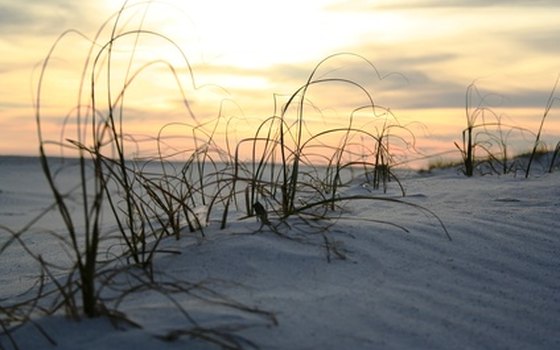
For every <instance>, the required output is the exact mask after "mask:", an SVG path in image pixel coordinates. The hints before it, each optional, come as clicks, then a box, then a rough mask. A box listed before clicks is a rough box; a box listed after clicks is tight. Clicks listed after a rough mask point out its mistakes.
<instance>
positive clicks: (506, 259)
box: [0, 170, 560, 349]
mask: <svg viewBox="0 0 560 350" xmlns="http://www.w3.org/2000/svg"><path fill="white" fill-rule="evenodd" d="M404 183H405V186H406V188H407V193H408V197H407V198H406V199H405V200H406V201H408V202H411V203H414V204H418V205H421V206H424V207H426V208H429V209H430V210H432V211H433V212H435V213H437V215H438V216H439V217H440V218H441V220H443V221H444V223H445V225H446V227H447V229H448V230H449V233H450V234H451V236H452V238H453V240H452V241H449V240H447V238H446V236H445V233H444V232H443V231H442V229H441V227H439V226H438V223H437V221H436V220H435V219H434V218H433V217H430V216H429V215H426V214H425V213H424V212H421V211H418V210H416V209H414V208H411V207H407V206H403V205H397V204H391V203H387V202H380V201H360V202H353V203H349V204H348V205H347V212H345V214H344V216H343V217H342V218H340V219H339V220H338V222H337V223H336V224H335V225H334V226H332V227H330V228H329V231H328V235H329V237H330V238H331V240H332V241H333V242H336V246H337V247H338V248H339V249H340V251H341V252H343V253H344V254H345V256H346V259H344V260H342V259H333V260H332V262H331V263H328V262H327V260H326V251H325V249H324V247H322V242H323V240H322V238H321V236H320V235H319V234H316V233H315V234H307V235H305V234H304V232H305V226H302V225H298V223H297V222H292V225H293V227H295V228H299V230H295V231H292V232H291V233H290V235H292V237H296V238H305V240H306V242H303V243H302V242H299V241H294V240H288V239H286V238H282V237H278V236H277V235H276V234H274V233H271V232H269V231H267V230H266V229H263V230H262V231H260V232H258V233H256V234H251V233H252V232H254V231H255V230H257V229H258V227H259V225H258V224H257V223H256V222H254V221H253V220H243V221H239V222H235V223H233V224H231V225H230V227H229V228H228V229H227V230H226V231H223V232H220V231H217V230H212V229H210V230H208V231H207V238H206V239H205V240H203V241H199V240H197V239H194V238H189V237H186V238H185V239H181V240H179V241H176V240H174V239H169V240H168V241H166V242H165V244H164V247H165V248H167V249H170V250H173V251H176V252H180V253H181V254H180V255H177V254H162V255H161V256H160V257H159V258H158V260H157V264H156V267H155V268H156V270H157V271H160V272H164V273H165V274H160V275H158V276H159V277H158V278H159V279H161V280H174V281H177V280H181V281H189V282H199V281H204V282H205V286H206V287H208V288H210V289H211V290H213V291H216V292H220V293H223V294H224V295H225V296H227V297H229V298H232V299H235V300H236V301H238V302H241V303H244V304H245V305H249V306H252V307H257V308H258V309H259V310H266V311H269V312H271V313H272V314H273V315H274V317H275V319H276V320H277V322H278V325H274V324H273V321H272V318H269V317H267V316H266V315H255V314H250V313H243V312H240V311H239V310H237V309H235V308H231V307H227V306H223V305H216V304H208V303H207V302H203V301H201V300H200V299H197V298H193V297H192V296H189V295H187V294H185V293H179V294H173V298H174V300H176V301H177V302H178V303H180V304H181V305H182V306H183V307H184V308H185V310H188V311H189V313H190V315H191V316H192V317H194V318H195V319H196V320H197V321H198V322H199V323H200V324H201V325H203V326H209V327H222V326H225V327H227V326H232V325H235V326H239V327H240V328H241V330H240V331H239V332H237V334H239V335H242V336H243V337H246V338H247V339H249V340H251V341H252V342H254V343H255V344H256V345H258V346H260V347H261V348H263V349H403V348H405V349H406V348H410V349H453V348H455V349H457V348H459V349H469V348H470V349H474V348H476V349H484V348H487V349H507V348H510V349H555V348H560V273H559V271H560V229H559V228H558V224H557V222H558V214H559V213H560V187H559V186H558V184H560V173H554V174H550V175H544V176H541V177H534V178H531V179H528V180H525V179H522V178H521V177H519V178H515V177H512V176H505V177H490V176H487V177H479V178H471V179H468V178H465V177H463V176H460V175H457V174H456V173H455V172H454V171H452V170H451V171H442V172H439V173H436V174H432V175H429V176H424V177H420V176H416V177H411V178H407V179H405V181H404ZM350 190H351V191H352V193H361V192H364V193H365V189H363V188H361V187H356V188H353V189H350ZM387 196H389V197H390V196H393V193H389V194H388V195H387ZM5 206H6V204H5V203H4V202H2V213H4V214H3V215H4V216H6V215H5V213H7V212H8V211H9V209H7V208H6V207H5ZM8 206H9V203H8ZM355 217H362V218H368V219H378V220H386V221H390V222H393V223H398V224H400V225H403V226H405V227H406V228H407V229H408V230H409V232H408V233H406V232H404V231H402V230H400V229H398V228H396V227H393V226H390V225H382V224H375V223H373V222H369V221H363V220H355V219H354V218H355ZM20 255H21V254H20ZM17 258H18V255H17V254H15V253H13V252H10V251H7V253H6V255H2V256H0V261H1V262H2V264H1V265H2V266H3V267H2V274H3V275H4V274H13V275H16V274H18V269H17V268H15V267H13V266H17V264H20V265H23V264H24V263H23V262H18V261H17ZM8 259H9V261H8ZM21 259H23V258H21ZM7 265H10V266H12V267H11V268H7V267H6V266H7ZM13 275H12V276H13ZM2 278H3V279H4V281H9V280H10V278H12V277H9V276H8V277H4V276H3V277H2ZM12 279H13V278H12ZM121 279H122V280H123V281H124V277H121ZM119 281H120V280H119ZM0 288H1V289H0V298H2V300H1V301H2V303H7V302H8V301H7V300H4V298H7V297H9V296H11V294H10V292H11V288H10V287H9V286H7V285H6V284H5V283H3V285H2V287H0ZM195 293H198V294H200V293H202V292H195ZM203 294H204V293H203ZM204 295H205V296H207V295H208V293H205V294H204ZM169 300H170V299H169V298H166V297H165V296H163V295H162V293H159V292H156V291H154V290H151V291H143V292H141V293H137V294H134V295H131V296H130V297H128V298H126V299H125V300H124V301H123V303H122V304H121V305H120V310H121V311H123V312H124V313H126V314H127V315H128V317H129V318H131V319H132V320H134V321H135V322H138V323H140V324H142V325H143V326H144V329H141V330H139V329H134V328H127V330H126V331H119V330H115V329H114V328H113V327H112V326H111V325H110V324H109V322H108V321H107V320H106V319H98V320H88V321H83V322H80V323H73V322H70V321H67V320H65V319H64V318H63V317H51V318H47V319H40V320H39V321H38V322H39V324H41V325H42V326H43V327H44V329H45V330H46V331H47V332H48V334H50V335H51V336H52V337H53V338H54V339H56V341H57V342H58V344H59V346H58V348H57V349H78V348H79V349H100V348H119V349H156V348H158V349H159V348H170V349H174V348H177V349H180V348H181V349H183V348H185V347H188V348H191V347H192V348H202V349H203V348H211V346H210V345H208V344H207V343H201V342H194V341H192V340H189V339H187V338H181V339H180V340H177V341H175V342H165V343H164V342H162V341H161V340H158V339H156V338H155V337H154V336H153V335H158V334H159V335H161V334H165V333H167V332H169V331H170V330H172V329H179V328H184V327H186V326H188V325H189V323H188V322H187V319H186V317H185V315H183V314H181V313H180V312H179V311H178V310H177V308H176V307H174V305H173V304H172V303H171V302H170V301H169ZM245 326H247V328H245ZM15 336H16V339H17V342H18V344H19V345H20V347H21V348H22V349H31V348H49V346H48V344H47V343H46V340H45V338H44V337H41V336H40V335H39V334H38V332H37V331H36V330H35V329H34V328H33V327H25V328H23V329H20V330H18V331H17V332H15ZM0 344H1V345H2V346H4V347H7V348H10V347H9V343H8V341H7V339H6V338H5V337H2V338H0Z"/></svg>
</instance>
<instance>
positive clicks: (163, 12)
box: [0, 0, 560, 154]
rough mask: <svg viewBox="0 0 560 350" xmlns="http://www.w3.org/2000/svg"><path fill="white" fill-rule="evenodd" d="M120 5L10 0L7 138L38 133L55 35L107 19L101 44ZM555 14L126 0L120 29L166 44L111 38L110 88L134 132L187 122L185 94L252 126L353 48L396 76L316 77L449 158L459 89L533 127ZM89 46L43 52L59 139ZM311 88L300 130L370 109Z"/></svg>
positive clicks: (49, 116)
mask: <svg viewBox="0 0 560 350" xmlns="http://www.w3.org/2000/svg"><path fill="white" fill-rule="evenodd" d="M2 1H5V0H0V2H2ZM120 5H121V4H120V3H115V2H114V1H104V2H95V1H84V2H83V3H80V4H79V5H78V4H75V3H71V2H69V1H68V2H66V1H65V0H59V1H57V3H56V4H55V3H54V2H53V3H51V2H50V1H45V2H43V3H42V4H41V6H40V8H37V7H36V5H31V4H29V5H25V4H13V3H10V4H8V5H6V6H7V7H8V9H9V10H11V11H12V12H14V13H19V14H20V16H19V17H18V18H21V19H22V22H21V24H18V22H16V21H15V20H13V21H4V22H3V24H0V26H4V28H7V29H8V30H5V33H7V35H6V36H4V37H3V38H2V39H1V40H0V48H2V50H4V52H6V53H7V54H6V55H4V56H3V57H2V58H0V60H2V63H3V65H2V67H3V68H2V70H0V79H2V80H1V81H2V85H1V86H0V120H2V123H3V124H4V125H5V126H4V128H3V129H4V130H17V129H18V127H17V123H20V127H19V129H21V130H32V129H33V124H34V121H33V118H32V117H31V116H32V115H33V109H32V97H33V94H34V93H35V92H36V91H35V90H34V89H35V88H36V85H35V84H36V83H37V70H36V68H35V67H36V64H37V62H39V61H40V60H41V59H42V58H44V57H45V55H46V53H47V52H48V49H49V46H50V45H51V44H52V43H54V41H55V39H56V37H57V35H58V34H60V33H62V32H63V31H64V30H67V29H70V28H76V29H78V30H80V31H82V32H83V33H84V35H86V36H88V37H89V38H93V37H94V36H95V34H96V32H97V31H98V29H99V28H100V26H101V25H102V24H103V23H104V21H106V20H107V19H110V20H109V22H107V24H106V27H105V28H104V29H103V30H102V31H101V32H100V36H99V38H98V41H99V42H98V43H97V44H98V45H103V44H104V43H106V42H107V40H108V38H109V36H110V31H111V29H112V25H113V24H114V23H115V22H114V21H115V19H116V17H112V18H111V17H110V16H112V15H115V14H116V13H117V12H118V10H119V8H120ZM92 14H95V15H92ZM558 15H560V7H559V6H557V5H556V4H555V3H553V2H547V1H544V2H539V4H534V3H532V2H526V3H525V2H520V4H519V6H508V5H499V4H492V5H489V4H483V3H482V2H474V3H473V2H462V1H459V2H455V3H453V4H450V3H448V2H445V1H440V0H438V1H423V0H418V1H416V2H412V3H411V2H408V3H407V2H403V1H337V0H329V1H326V0H325V1H299V0H289V1H285V2H282V3H271V2H263V1H256V0H241V1H237V2H230V1H204V2H196V3H193V2H184V1H152V2H137V1H129V2H128V3H127V7H126V8H125V11H124V12H123V14H122V17H121V18H120V19H119V23H118V26H117V27H118V28H117V33H124V32H126V31H130V30H136V29H139V28H143V29H145V30H147V31H151V32H153V33H158V34H161V36H158V35H140V36H136V35H134V34H130V35H128V36H127V37H124V38H121V39H119V40H118V42H115V45H114V47H113V52H112V60H113V62H112V63H111V77H110V84H111V90H112V94H113V98H114V99H118V94H119V91H121V90H122V89H123V88H125V94H124V95H123V96H124V104H125V109H124V110H125V111H126V119H127V126H129V127H130V128H131V130H136V131H138V132H140V133H142V134H145V133H149V132H150V131H152V132H153V133H157V130H159V128H160V127H161V126H162V125H165V124H166V123H170V122H173V121H176V122H187V121H188V118H189V113H190V112H189V111H187V110H186V109H185V99H186V100H188V102H189V104H190V107H189V108H192V111H193V113H195V114H196V117H197V118H198V120H199V121H205V120H212V119H213V118H217V117H218V116H219V115H221V116H226V115H227V116H228V117H231V118H240V119H239V120H247V121H249V120H250V122H248V123H247V126H243V127H240V128H239V130H242V129H243V130H249V129H250V127H249V126H250V125H253V126H254V125H258V121H259V120H261V121H262V120H264V118H267V117H269V116H271V115H272V114H273V113H274V112H275V97H280V96H282V98H277V100H276V102H277V103H282V102H285V98H284V97H287V96H289V95H290V94H292V93H294V92H295V91H296V90H297V89H298V88H299V87H301V86H302V84H304V83H305V81H306V80H307V78H308V76H309V74H310V73H311V72H312V70H313V69H314V68H315V65H316V64H317V63H318V62H320V61H321V60H322V59H323V58H325V57H327V56H328V55H331V54H334V53H337V52H352V53H355V54H357V55H360V56H362V57H363V58H365V59H367V60H369V61H370V62H371V63H372V64H373V65H374V66H375V68H376V69H377V70H378V71H379V74H381V76H385V75H389V73H392V72H396V73H398V74H396V75H389V77H388V78H383V79H379V78H378V77H376V75H375V72H374V71H373V70H372V67H368V65H367V64H364V62H363V61H360V60H359V59H352V58H348V57H347V59H338V58H337V59H336V60H333V61H332V62H328V64H325V65H324V66H322V67H320V69H319V70H318V71H317V75H316V77H317V78H324V77H328V78H341V79H348V81H353V82H356V83H359V84H360V85H361V86H363V87H365V88H366V89H368V90H369V92H370V93H371V97H372V98H373V100H374V101H375V103H376V104H379V105H382V106H384V107H387V108H390V109H391V111H393V112H394V113H395V115H396V116H397V117H398V118H399V119H400V120H401V121H402V123H403V124H405V123H409V122H418V123H421V124H424V125H425V126H426V127H425V128H424V129H425V130H424V131H425V132H424V131H422V130H421V129H419V131H418V133H419V134H418V135H417V139H418V143H419V144H421V146H420V147H424V148H425V149H429V150H430V151H432V150H435V149H439V148H440V147H442V146H443V145H444V144H445V143H447V144H448V147H447V150H453V149H454V146H453V140H458V139H460V137H461V136H460V132H461V131H462V129H463V128H464V124H465V120H464V104H465V90H466V87H467V86H468V85H469V84H470V83H472V82H473V81H476V82H477V84H480V87H481V90H482V91H483V92H484V93H487V94H499V95H503V97H504V98H503V99H502V100H500V101H499V103H497V104H496V105H493V107H496V108H497V109H498V110H499V111H500V113H506V114H509V115H510V116H512V118H518V120H519V123H523V124H524V125H526V126H527V127H530V128H535V125H538V121H539V120H540V119H539V118H540V116H541V115H542V110H543V109H544V106H545V103H546V99H547V98H548V95H549V94H550V90H551V88H552V85H553V83H554V80H555V77H556V74H557V73H558V72H560V64H558V60H557V57H558V53H559V52H558V51H557V49H556V46H554V43H555V42H556V41H555V38H556V37H557V35H558V33H559V32H560V24H558V23H557V20H556V19H557V18H558ZM56 25H59V26H58V27H57V26H56ZM45 28H48V29H49V30H48V31H47V30H45ZM90 44H91V43H89V42H88V41H87V40H84V39H83V38H80V37H79V36H77V35H68V36H67V37H65V38H64V40H63V41H62V42H61V43H60V45H59V47H58V49H57V50H56V51H55V54H54V55H53V57H52V58H51V62H50V64H49V68H48V70H47V75H46V77H47V78H46V79H45V85H44V90H43V93H44V98H43V102H42V103H43V106H44V110H43V112H44V114H45V120H44V122H45V128H47V127H48V128H49V130H52V132H53V133H56V132H57V131H56V130H57V127H58V128H60V125H61V124H62V121H61V120H63V118H64V117H65V116H66V115H67V114H68V113H69V111H71V110H72V109H73V108H75V107H76V103H77V101H78V99H77V97H76V94H77V91H78V88H79V86H80V84H83V86H84V87H85V88H88V86H89V85H90V84H89V82H87V81H86V82H85V83H84V82H80V79H81V70H82V69H83V64H84V62H85V60H86V59H87V52H88V48H89V47H90ZM99 47H100V46H96V48H94V52H96V50H97V49H99ZM24 48H25V49H24ZM29 48H32V49H29ZM106 57H107V56H106V52H105V53H103V54H102V56H101V60H100V63H99V65H98V67H96V69H97V71H96V74H97V78H96V79H98V85H97V89H98V90H97V95H98V99H99V101H98V102H99V105H102V102H106V97H105V96H106V94H107V93H106V87H103V85H106V84H107V78H106V68H107V66H106V64H107V62H106V61H105V59H106ZM91 58H92V57H90V59H91ZM187 62H188V64H190V65H191V68H192V69H193V77H191V76H190V75H189V74H188V70H187V66H186V64H187ZM90 73H91V72H90V71H88V72H87V74H86V78H85V79H86V80H88V79H90V76H91V75H90ZM136 73H138V76H137V77H135V79H134V82H132V83H131V84H130V85H126V84H127V83H126V81H127V79H129V78H130V77H131V76H133V75H134V74H136ZM308 94H309V95H308V96H309V98H310V101H309V103H310V106H311V104H313V108H311V107H309V108H307V107H306V108H307V109H306V113H307V116H306V118H307V122H309V123H310V125H311V124H312V123H314V125H315V126H317V127H319V126H323V127H324V126H326V125H327V124H328V123H330V122H332V121H335V120H336V121H339V122H341V121H343V120H346V119H347V118H348V116H349V113H350V112H351V111H352V109H353V108H356V107H359V106H360V105H361V104H363V103H367V98H366V96H364V95H363V94H362V92H361V91H360V89H357V88H355V87H353V88H348V87H347V88H342V87H341V86H338V85H337V84H324V85H321V86H314V87H313V88H311V89H309V92H308ZM83 96H84V98H83V99H82V103H87V102H88V101H87V99H88V95H87V93H85V94H84V95H83ZM226 101H227V102H226ZM364 101H365V102H364ZM224 106H225V107H224ZM103 108H105V109H106V108H107V107H106V106H105V107H103ZM277 110H278V106H276V111H277ZM220 113H221V114H220ZM556 119H558V117H556V116H554V117H551V118H550V119H549V120H548V121H547V126H548V127H549V128H550V129H548V130H547V132H548V133H549V134H550V135H551V138H550V139H551V140H553V139H554V135H557V133H558V132H560V130H558V129H556V127H557V125H558V123H557V122H556ZM236 120H237V119H236ZM14 123H15V124H14ZM135 123H137V124H135ZM179 129H180V128H179ZM179 129H178V130H179ZM26 132H27V131H26ZM249 132H250V131H249ZM446 132H447V135H444V134H445V133H446ZM6 133H7V134H6V135H5V136H3V137H2V139H1V140H0V147H1V148H0V153H4V154H5V153H24V154H34V153H35V150H36V146H35V145H33V143H32V142H26V143H25V144H18V142H17V141H16V140H17V139H29V138H30V137H29V135H26V136H25V137H23V135H19V137H14V135H13V132H11V133H8V132H7V131H6ZM242 137H243V136H242V135H239V138H242Z"/></svg>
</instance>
